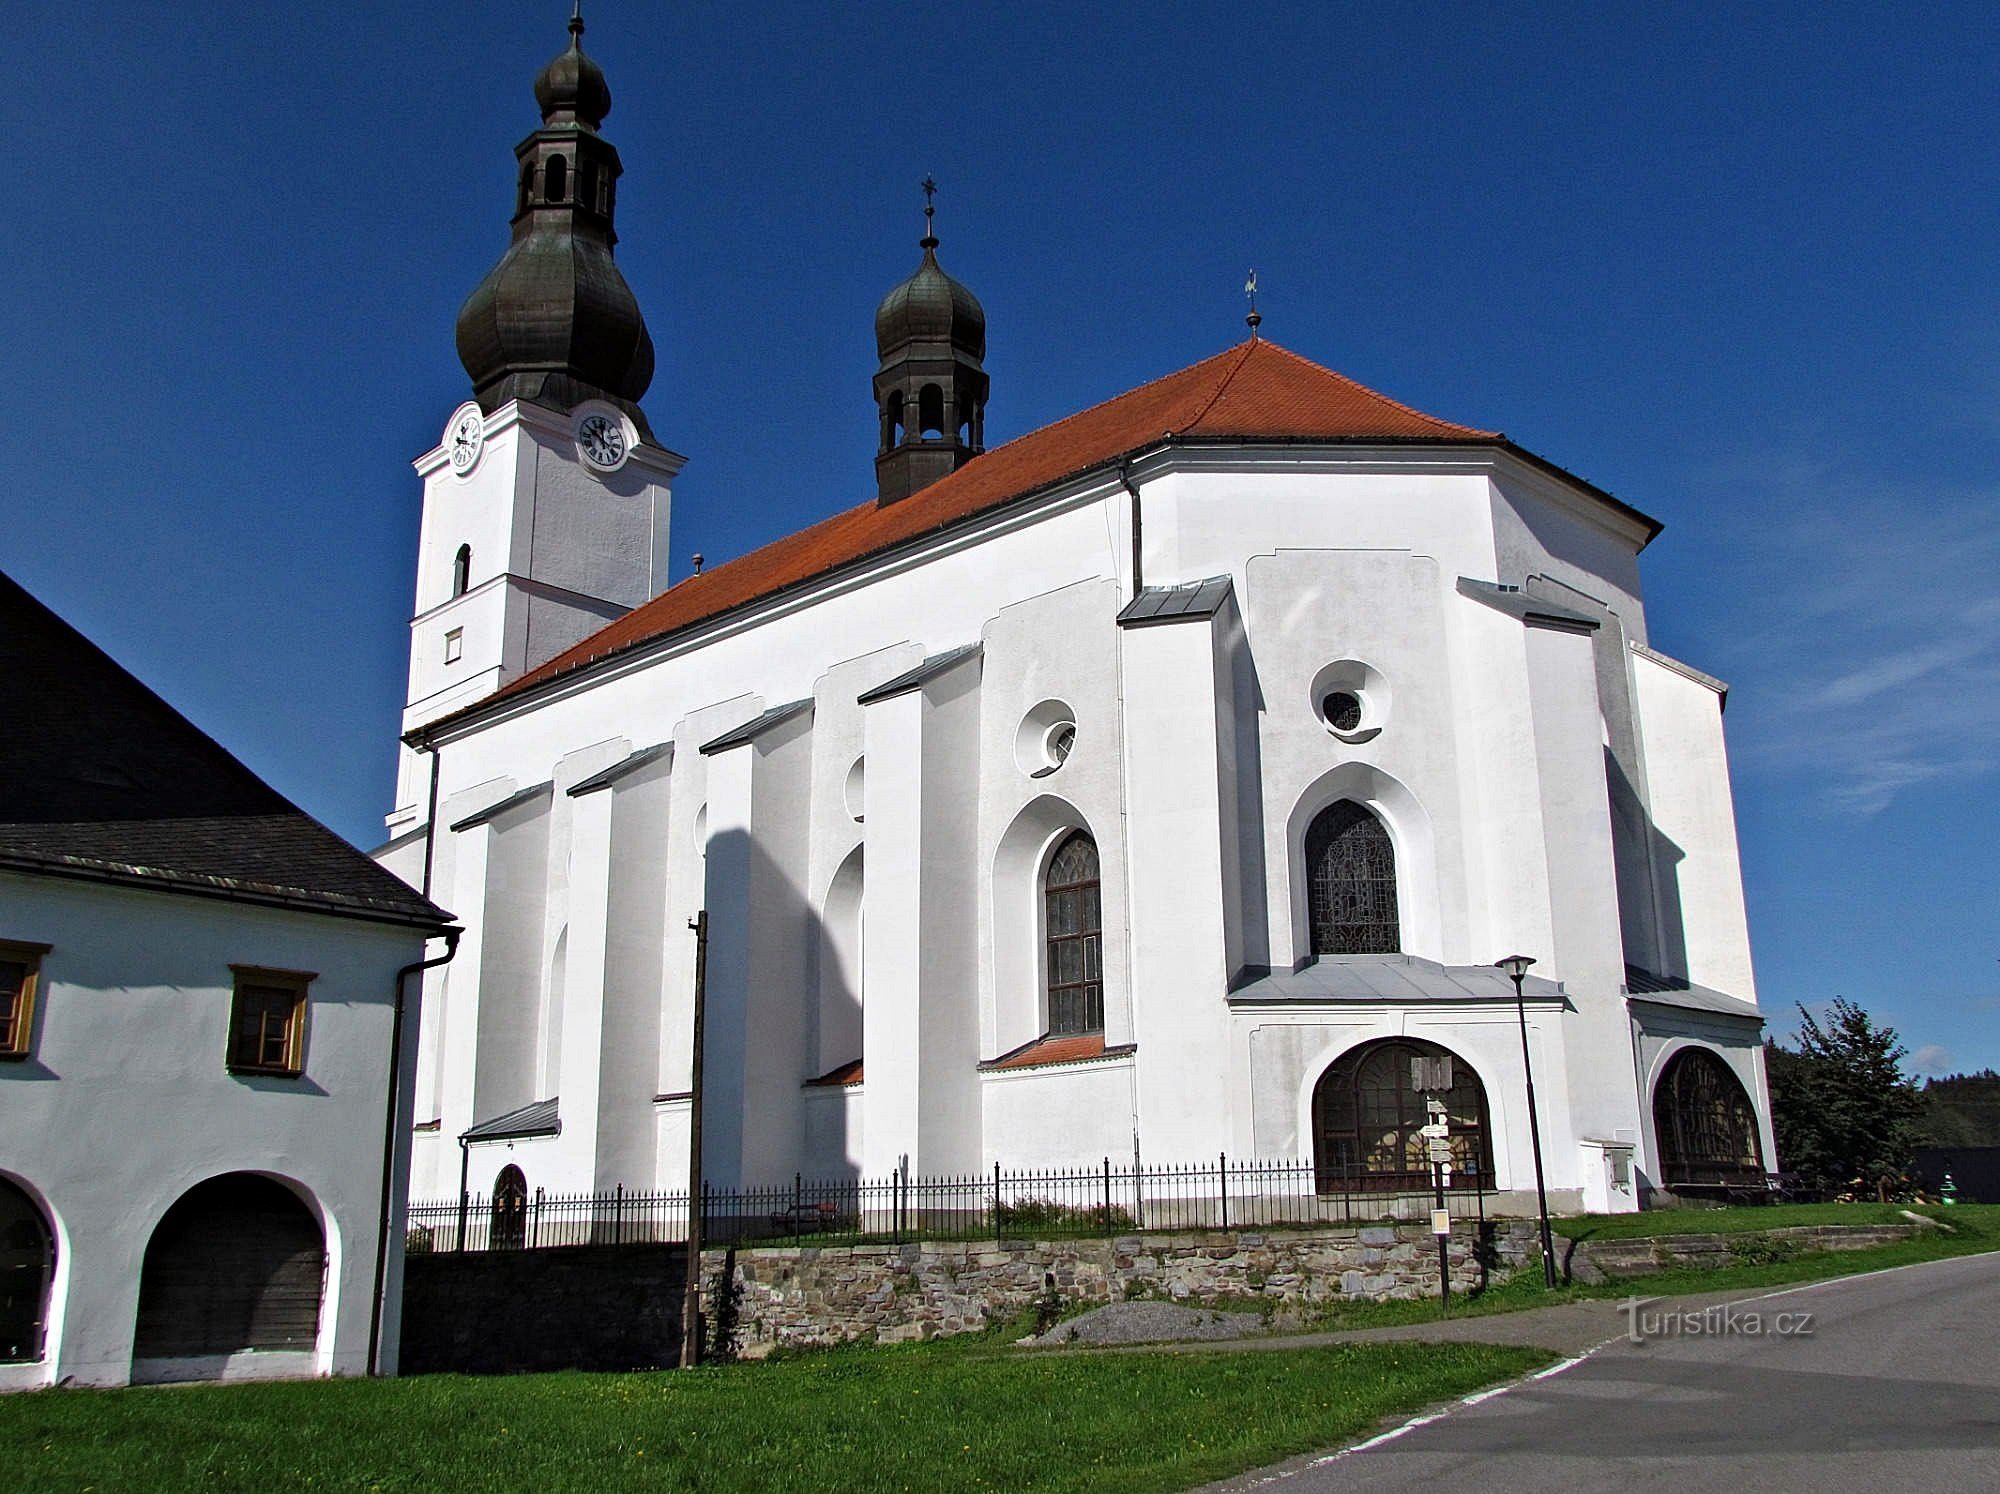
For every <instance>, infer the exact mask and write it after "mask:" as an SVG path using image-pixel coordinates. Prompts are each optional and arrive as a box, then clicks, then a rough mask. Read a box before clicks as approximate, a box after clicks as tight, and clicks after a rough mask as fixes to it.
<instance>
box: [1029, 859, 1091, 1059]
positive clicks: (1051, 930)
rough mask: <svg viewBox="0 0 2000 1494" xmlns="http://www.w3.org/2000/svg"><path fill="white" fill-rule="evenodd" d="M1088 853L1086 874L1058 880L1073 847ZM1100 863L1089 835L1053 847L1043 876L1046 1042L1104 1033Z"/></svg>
mask: <svg viewBox="0 0 2000 1494" xmlns="http://www.w3.org/2000/svg"><path fill="white" fill-rule="evenodd" d="M1078 845H1080V846H1081V847H1083V848H1084V849H1087V850H1088V852H1089V854H1090V871H1089V873H1088V874H1079V875H1075V876H1072V877H1070V878H1069V879H1068V880H1066V881H1057V880H1056V879H1057V877H1058V876H1060V875H1062V874H1063V871H1064V870H1065V868H1064V863H1065V861H1066V859H1067V856H1068V852H1069V851H1070V848H1071V847H1072V846H1078ZM1103 877H1104V871H1103V862H1102V860H1101V859H1100V858H1099V856H1098V851H1097V841H1096V838H1095V837H1093V836H1092V835H1091V834H1090V832H1088V831H1087V830H1072V831H1070V832H1069V833H1068V834H1067V835H1065V836H1063V838H1062V839H1061V840H1060V841H1058V842H1057V843H1056V848H1055V850H1054V851H1053V852H1051V853H1050V855H1049V862H1048V866H1047V867H1046V868H1045V869H1044V870H1043V872H1042V948H1043V955H1042V980H1043V992H1044V999H1045V1002H1046V1005H1047V1016H1048V1020H1047V1021H1046V1022H1045V1023H1044V1024H1043V1029H1044V1031H1045V1032H1046V1033H1047V1035H1048V1036H1050V1037H1086V1036H1089V1035H1090V1034H1092V1033H1100V1032H1102V1031H1104V892H1103Z"/></svg>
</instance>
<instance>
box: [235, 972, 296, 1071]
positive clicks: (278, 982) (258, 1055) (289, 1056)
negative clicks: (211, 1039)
mask: <svg viewBox="0 0 2000 1494" xmlns="http://www.w3.org/2000/svg"><path fill="white" fill-rule="evenodd" d="M229 968H230V970H231V972H232V973H233V974H234V975H235V977H236V982H235V987H234V989H233V990H232V991H231V993H230V997H229V1049H228V1052H227V1053H226V1054H225V1060H226V1062H227V1064H228V1068H229V1072H230V1073H232V1074H263V1075H267V1076H272V1077H277V1078H282V1079H296V1078H298V1076H299V1075H301V1074H303V1073H304V1072H305V1067H306V988H307V987H308V986H310V985H311V984H312V983H313V982H314V981H316V980H318V979H319V977H318V976H317V975H315V974H313V973H312V972H311V971H309V970H274V969H272V968H271V967H269V966H267V965H231V966H230V967H229ZM253 992H255V993H258V995H257V996H256V997H255V998H253V997H252V994H251V993H253ZM269 993H278V994H280V995H285V996H289V997H290V1010H289V1011H286V1012H284V1013H283V1026H282V1027H281V1028H279V1029H278V1030H277V1031H276V1032H275V1033H274V1032H273V1030H272V1028H271V1026H270V1022H269V1019H270V1018H271V1017H273V1016H276V1015H278V1014H279V1013H278V1007H279V1002H277V1001H264V1002H263V1005H262V1006H261V1007H260V1008H259V1009H258V1010H256V1011H254V1012H253V1011H252V1010H251V1009H250V1006H249V1003H250V1002H251V1001H252V1000H253V999H257V1000H260V1001H262V1000H263V997H264V996H265V995H267V994H269ZM253 1017H254V1018H255V1019H256V1024H257V1025H256V1027H255V1028H254V1030H253V1029H251V1028H250V1027H249V1026H248V1025H247V1024H248V1022H249V1021H250V1020H251V1019H252V1018H253ZM274 1036H275V1037H276V1038H277V1046H278V1049H279V1051H278V1053H277V1056H276V1057H272V1056H271V1054H272V1051H273V1043H272V1039H273V1037H274ZM246 1042H247V1043H254V1044H255V1048H254V1051H253V1053H252V1056H250V1057H248V1058H246V1057H245V1056H244V1051H245V1044H246Z"/></svg>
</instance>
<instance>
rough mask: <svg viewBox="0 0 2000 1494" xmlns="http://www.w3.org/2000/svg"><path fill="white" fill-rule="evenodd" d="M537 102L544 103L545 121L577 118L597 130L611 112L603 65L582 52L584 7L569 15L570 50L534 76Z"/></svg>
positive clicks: (554, 121)
mask: <svg viewBox="0 0 2000 1494" xmlns="http://www.w3.org/2000/svg"><path fill="white" fill-rule="evenodd" d="M535 102H536V103H537V104H539V105H541V107H542V123H544V124H560V123H566V122H568V121H570V120H576V121H579V122H581V123H583V124H586V125H588V126H590V128H591V129H593V130H594V129H596V128H597V127H598V126H599V125H601V124H603V123H604V116H605V115H607V114H609V113H610V112H611V85H610V84H608V83H606V82H605V81H604V69H602V68H601V67H599V66H598V65H597V64H596V63H594V62H592V61H591V60H590V59H589V58H588V57H586V56H584V53H583V15H582V13H581V7H579V9H578V10H577V11H576V12H573V13H572V14H571V16H570V18H569V50H568V51H566V52H559V53H558V54H556V56H555V57H553V58H551V59H550V60H549V65H548V66H547V67H545V68H543V69H542V70H541V72H540V73H539V74H538V75H537V76H536V78H535Z"/></svg>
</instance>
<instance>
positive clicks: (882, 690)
mask: <svg viewBox="0 0 2000 1494" xmlns="http://www.w3.org/2000/svg"><path fill="white" fill-rule="evenodd" d="M985 651H986V645H985V644H983V643H964V644H960V645H959V646H958V647H957V648H950V649H946V650H945V651H944V652H943V653H941V654H932V655H931V656H930V657H929V658H928V659H925V660H924V662H923V663H921V664H919V665H918V666H917V667H916V668H915V669H906V670H904V671H903V672H902V673H901V674H899V675H897V676H896V677H895V678H894V679H892V680H884V681H883V682H882V683H881V684H879V685H877V686H875V687H874V688H873V689H871V690H864V691H863V692H862V693H861V695H860V697H859V698H858V699H857V700H856V702H855V703H856V704H857V705H873V704H874V703H875V702H876V701H878V700H888V699H889V698H890V697H891V696H896V695H907V694H908V693H909V692H910V691H912V690H916V689H920V688H921V687H923V686H925V685H928V684H929V683H930V682H931V681H932V680H934V679H936V678H937V677H938V676H939V675H941V674H943V673H945V672H946V671H947V670H950V669H955V668H957V667H958V666H959V665H960V664H962V663H964V662H965V661H966V660H968V659H976V658H978V657H979V656H980V655H981V654H983V653H984V652H985Z"/></svg>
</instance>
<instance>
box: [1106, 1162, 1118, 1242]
mask: <svg viewBox="0 0 2000 1494" xmlns="http://www.w3.org/2000/svg"><path fill="white" fill-rule="evenodd" d="M1104 1232H1105V1233H1106V1234H1107V1235H1108V1234H1113V1233H1115V1231H1114V1230H1113V1229H1112V1228H1111V1159H1110V1158H1109V1157H1106V1158H1105V1159H1104Z"/></svg>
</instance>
